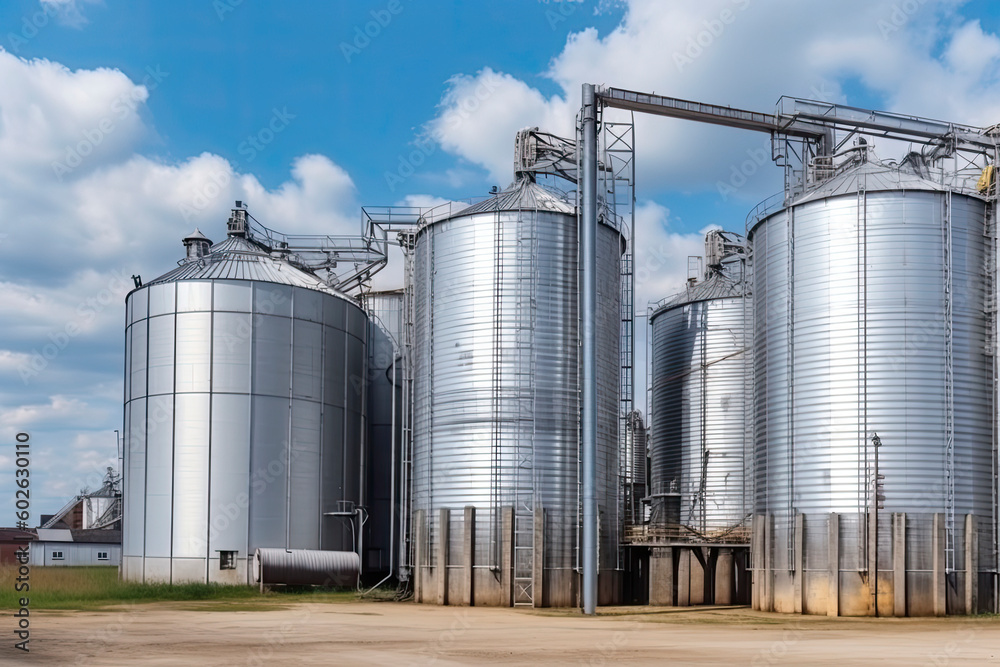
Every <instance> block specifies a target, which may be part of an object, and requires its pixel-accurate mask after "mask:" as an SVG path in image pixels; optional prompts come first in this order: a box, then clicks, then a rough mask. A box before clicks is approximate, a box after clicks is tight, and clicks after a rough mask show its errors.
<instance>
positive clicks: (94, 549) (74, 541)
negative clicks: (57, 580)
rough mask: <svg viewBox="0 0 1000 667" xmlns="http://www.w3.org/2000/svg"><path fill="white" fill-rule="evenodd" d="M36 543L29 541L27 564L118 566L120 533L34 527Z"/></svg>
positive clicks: (120, 544)
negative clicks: (36, 536) (36, 534)
mask: <svg viewBox="0 0 1000 667" xmlns="http://www.w3.org/2000/svg"><path fill="white" fill-rule="evenodd" d="M36 532H37V533H38V540H37V541H35V542H31V546H30V549H31V550H30V552H29V560H28V563H29V564H30V565H37V566H56V567H58V566H66V567H69V566H79V565H114V566H116V567H117V566H119V565H121V563H122V533H121V531H120V530H66V529H60V528H38V529H37V531H36Z"/></svg>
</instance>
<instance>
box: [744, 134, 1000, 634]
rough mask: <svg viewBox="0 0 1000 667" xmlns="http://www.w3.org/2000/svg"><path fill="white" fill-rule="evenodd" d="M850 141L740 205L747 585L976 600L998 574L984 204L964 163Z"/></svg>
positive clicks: (808, 595) (913, 600)
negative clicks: (851, 145)
mask: <svg viewBox="0 0 1000 667" xmlns="http://www.w3.org/2000/svg"><path fill="white" fill-rule="evenodd" d="M860 143H861V145H860V146H859V147H858V148H857V149H855V151H854V154H853V157H850V156H849V157H848V159H846V160H845V161H844V163H843V164H840V165H838V166H837V167H836V168H834V167H833V166H832V165H831V167H830V172H831V173H830V174H828V175H827V176H828V177H827V178H824V179H823V180H821V181H820V182H819V183H818V184H813V185H811V186H810V187H807V188H806V189H805V191H804V192H803V193H802V194H800V195H798V196H797V197H795V198H793V199H791V200H790V202H789V203H787V204H786V205H785V206H784V208H782V209H781V210H778V211H777V212H774V213H772V214H769V215H765V216H763V217H761V218H760V219H757V220H753V221H751V224H752V229H751V231H750V235H749V238H750V242H751V246H752V253H751V265H752V275H753V290H754V304H753V307H754V340H755V350H754V371H755V378H754V379H755V383H754V384H755V406H754V413H753V418H754V425H755V447H756V452H755V463H756V484H755V488H756V501H755V509H754V513H755V516H754V523H753V531H754V537H753V542H754V545H755V546H754V561H755V564H754V567H755V575H754V590H753V605H754V608H756V609H763V610H773V611H781V612H802V613H810V614H829V615H870V614H878V615H884V616H893V615H895V616H904V615H908V616H924V615H943V614H945V613H949V614H951V613H976V612H977V611H980V610H985V609H991V608H993V603H994V601H993V596H994V588H993V586H994V584H993V582H994V577H995V576H996V575H995V563H996V560H995V551H994V546H995V535H994V532H993V530H994V526H993V521H994V517H995V511H996V507H995V504H996V498H995V496H994V495H993V488H994V486H993V484H994V474H995V467H994V464H995V458H994V457H995V451H994V448H993V438H994V433H993V427H994V411H995V405H994V399H993V395H994V394H993V357H992V355H993V354H994V353H995V352H994V350H993V345H992V343H991V331H992V326H993V325H992V318H993V317H994V313H993V308H992V305H991V304H990V303H989V302H990V291H991V290H990V289H989V280H990V276H991V275H992V272H993V270H994V267H992V266H990V265H989V264H990V261H989V260H988V258H989V257H990V252H991V250H990V248H989V244H990V243H992V241H991V240H990V239H989V235H990V230H989V228H988V225H987V223H988V221H989V219H990V218H989V216H988V210H987V206H986V202H985V198H984V196H983V195H981V194H980V193H979V192H977V190H976V188H975V186H974V183H975V180H974V179H973V180H972V181H971V182H970V183H966V182H965V181H964V180H963V178H961V177H962V174H961V173H958V174H955V173H950V174H948V173H944V174H942V172H940V171H939V170H937V169H933V168H931V169H929V168H928V166H927V165H926V164H924V162H923V161H922V160H921V159H920V156H919V155H913V156H911V157H910V158H909V159H908V160H907V161H905V162H904V163H903V165H902V166H901V165H896V164H885V165H884V164H880V163H877V162H875V161H874V160H872V159H869V155H870V154H869V152H868V148H869V147H867V146H865V145H864V142H860ZM976 176H978V173H977V174H976ZM876 572H877V573H878V574H877V577H876V576H875V575H874V574H873V573H876Z"/></svg>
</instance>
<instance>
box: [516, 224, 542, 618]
mask: <svg viewBox="0 0 1000 667" xmlns="http://www.w3.org/2000/svg"><path fill="white" fill-rule="evenodd" d="M528 215H530V216H531V218H532V219H531V221H530V222H526V221H525V219H524V216H525V213H524V211H522V210H520V209H519V210H518V212H517V225H516V231H517V235H516V238H515V239H514V251H515V253H514V255H515V256H514V259H515V261H516V263H515V266H517V267H518V273H517V275H516V276H515V279H516V285H514V290H515V294H516V301H515V304H514V308H515V313H516V317H517V320H516V326H515V327H514V331H513V332H512V333H513V335H514V336H515V341H514V345H515V347H516V350H517V355H516V360H517V367H516V369H515V370H514V377H515V378H516V381H517V383H516V387H515V391H514V394H513V399H514V401H516V406H517V412H516V414H515V415H514V418H515V420H516V425H517V427H516V430H515V433H516V436H515V442H514V453H515V458H514V466H515V468H514V471H513V472H514V476H515V480H514V496H515V505H514V562H513V568H514V573H513V582H514V605H515V606H534V603H535V595H536V591H535V590H534V572H535V502H536V499H535V461H534V458H535V457H534V428H535V426H534V425H535V414H534V404H535V401H534V395H535V382H536V378H535V345H534V330H535V310H536V303H535V289H536V287H537V285H538V280H539V277H540V276H539V275H538V261H537V252H538V246H537V224H538V223H537V221H536V220H535V218H536V216H537V215H538V214H537V212H534V211H531V212H529V213H528ZM526 270H527V271H528V274H527V275H525V273H524V272H525V271H526Z"/></svg>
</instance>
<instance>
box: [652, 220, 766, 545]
mask: <svg viewBox="0 0 1000 667" xmlns="http://www.w3.org/2000/svg"><path fill="white" fill-rule="evenodd" d="M723 238H725V239H726V242H727V244H728V246H729V247H731V248H732V250H730V251H729V254H728V255H726V256H725V257H724V258H723V257H722V256H718V257H717V258H716V259H715V260H714V262H715V263H712V264H710V265H709V267H708V269H707V271H706V272H705V275H704V276H703V279H702V280H692V281H689V284H688V286H687V288H686V289H685V290H684V291H683V292H681V293H680V294H677V295H676V296H674V297H672V298H670V299H667V300H665V301H664V302H662V303H661V304H659V305H658V306H657V307H656V308H655V309H654V310H653V312H652V313H651V314H650V318H649V320H650V328H651V341H652V343H651V353H652V355H651V358H652V365H651V373H652V376H651V380H650V385H651V386H650V389H651V392H650V397H651V401H652V403H651V415H650V416H651V421H650V432H651V439H650V446H649V458H650V477H651V489H650V491H651V493H650V497H651V505H652V506H651V516H650V526H651V527H652V528H653V530H654V532H656V531H659V533H658V534H660V535H661V536H662V537H669V538H671V539H678V540H688V541H694V542H703V541H714V542H745V541H747V539H748V534H747V532H748V530H747V529H748V526H749V518H750V513H751V507H752V502H753V501H752V491H751V489H752V483H753V480H752V478H751V476H750V474H749V472H748V468H749V466H748V465H747V463H748V461H749V457H748V456H747V442H746V440H747V438H746V418H745V415H746V408H747V405H746V403H747V402H748V401H749V400H750V391H749V388H750V382H749V381H748V379H749V375H750V372H751V366H750V359H751V354H750V351H749V349H748V348H749V346H750V344H751V342H750V334H749V332H748V330H747V327H746V326H745V320H746V318H745V313H746V308H747V306H748V304H749V295H748V293H747V292H748V290H747V289H746V285H747V283H746V279H745V271H744V269H745V259H746V256H745V241H744V239H743V238H742V237H741V236H739V235H737V234H732V233H729V232H720V231H712V232H709V234H708V236H707V237H706V245H707V246H710V247H712V246H714V245H716V242H717V241H721V239H723ZM709 257H710V256H709ZM709 261H710V262H713V260H712V259H711V258H710V259H709Z"/></svg>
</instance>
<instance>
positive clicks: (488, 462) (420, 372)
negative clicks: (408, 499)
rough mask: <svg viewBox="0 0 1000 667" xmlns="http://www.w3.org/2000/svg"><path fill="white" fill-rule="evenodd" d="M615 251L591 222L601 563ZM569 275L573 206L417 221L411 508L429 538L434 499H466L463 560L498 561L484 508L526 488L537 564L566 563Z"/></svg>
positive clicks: (571, 423) (614, 467) (614, 517)
mask: <svg viewBox="0 0 1000 667" xmlns="http://www.w3.org/2000/svg"><path fill="white" fill-rule="evenodd" d="M498 220H499V225H500V229H501V232H500V239H499V245H500V252H499V254H498V253H497V251H496V248H497V240H498V239H497V225H498V222H497V221H498ZM620 256H621V236H620V234H619V233H618V232H617V231H615V230H612V229H610V228H608V227H606V226H604V225H601V226H600V231H599V233H598V265H599V267H598V269H599V274H598V311H599V312H598V321H597V343H598V348H597V349H598V373H599V374H598V384H599V387H598V410H599V414H598V429H599V433H598V465H597V473H598V503H599V506H600V515H601V528H600V531H601V544H600V554H601V563H600V566H601V569H602V570H607V569H611V570H613V569H615V568H616V567H617V558H618V553H617V552H618V536H619V532H618V531H619V530H620V516H619V515H620V508H619V498H618V496H619V481H618V474H619V471H618V447H617V430H618V395H619V390H618V365H619V359H618V356H619V328H620V313H619V304H620V277H619V276H620ZM498 265H499V269H497V266H498ZM577 280H578V243H577V220H576V217H575V216H573V215H568V214H564V213H556V212H546V211H537V210H524V211H521V212H517V211H504V212H499V213H480V214H475V215H469V216H459V217H456V218H453V219H450V220H447V221H443V222H439V223H435V224H433V225H431V226H429V227H426V228H425V229H423V230H422V231H421V233H420V235H419V237H418V240H417V244H416V248H415V276H414V300H415V315H414V317H415V332H414V338H415V346H416V347H415V350H414V379H415V383H416V384H415V389H414V400H415V405H414V418H415V424H414V472H413V507H414V509H415V510H420V509H423V510H426V511H427V518H428V523H429V525H430V529H429V530H430V532H429V534H430V539H429V542H430V544H433V543H434V541H435V535H436V534H437V531H438V529H437V525H436V523H437V510H438V509H441V508H448V509H451V510H461V509H462V508H463V507H465V506H467V505H473V506H475V507H476V508H477V511H478V513H477V519H476V524H477V535H476V548H475V552H476V553H475V558H476V563H477V564H489V565H490V566H491V567H497V568H498V567H499V565H500V564H499V562H498V560H499V547H498V542H497V536H498V533H499V526H498V523H499V516H498V513H497V512H496V510H498V509H499V508H502V507H513V506H514V505H515V501H516V498H517V497H518V495H519V494H522V493H524V492H525V491H530V490H532V489H533V492H534V502H535V503H536V504H540V505H541V506H542V507H543V508H544V509H545V511H546V512H547V517H548V518H547V519H546V529H545V530H546V534H545V552H546V561H545V567H546V569H562V570H567V569H571V568H573V567H575V566H576V565H577V540H578V535H577V533H578V530H577V526H578V522H579V517H578V503H579V497H578V480H579V478H578V462H579V419H580V416H579V410H580V396H579V363H580V354H579V323H578V313H579V304H578V288H577ZM528 451H533V454H532V458H533V462H532V465H531V466H525V465H523V461H524V459H523V458H519V457H520V456H522V455H523V454H524V453H525V452H528ZM519 461H521V462H522V465H519ZM455 514H456V513H453V517H454V515H455ZM459 520H460V518H459ZM450 535H451V543H452V548H451V553H452V554H454V555H455V557H456V558H457V557H458V555H459V554H461V552H462V546H461V540H462V532H461V531H460V530H455V529H453V530H451V533H450ZM429 556H430V559H431V564H434V560H435V559H436V549H435V548H433V547H430V548H429Z"/></svg>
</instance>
